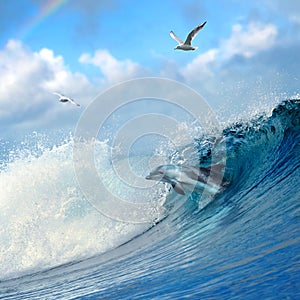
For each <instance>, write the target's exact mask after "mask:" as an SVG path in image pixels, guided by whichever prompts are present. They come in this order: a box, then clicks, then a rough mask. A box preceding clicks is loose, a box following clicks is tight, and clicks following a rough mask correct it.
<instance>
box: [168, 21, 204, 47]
mask: <svg viewBox="0 0 300 300" xmlns="http://www.w3.org/2000/svg"><path fill="white" fill-rule="evenodd" d="M205 24H206V21H205V22H204V23H202V24H201V25H199V26H197V27H196V28H194V29H193V30H192V31H191V32H190V33H189V34H188V36H187V38H186V40H185V42H183V41H182V40H181V39H180V38H179V37H178V36H176V35H175V33H174V32H173V31H171V32H170V36H171V38H172V39H174V40H175V41H176V42H177V43H178V44H179V45H177V46H176V47H175V48H174V50H176V49H179V50H185V51H188V50H196V49H198V47H193V46H192V40H193V39H194V37H195V36H196V35H197V33H198V32H199V31H200V30H201V29H202V28H203V27H204V25H205Z"/></svg>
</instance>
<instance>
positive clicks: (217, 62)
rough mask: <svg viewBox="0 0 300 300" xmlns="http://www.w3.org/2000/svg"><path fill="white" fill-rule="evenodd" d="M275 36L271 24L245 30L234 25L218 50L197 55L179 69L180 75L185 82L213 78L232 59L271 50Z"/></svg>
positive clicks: (252, 25) (258, 25)
mask: <svg viewBox="0 0 300 300" xmlns="http://www.w3.org/2000/svg"><path fill="white" fill-rule="evenodd" d="M276 36H277V29H276V27H275V26H274V25H273V24H259V23H250V24H249V25H248V26H247V27H246V29H244V28H243V26H242V25H240V24H236V25H234V26H233V28H232V32H231V35H230V37H229V38H228V39H226V40H223V41H221V42H220V44H219V47H218V48H213V49H210V50H208V51H207V52H205V53H203V54H200V55H198V56H197V57H196V58H195V59H194V60H192V61H191V62H190V63H188V64H187V65H186V66H185V67H184V68H182V69H181V73H182V74H183V76H184V78H186V80H187V82H193V81H195V78H196V79H197V81H199V80H204V79H207V77H214V76H215V74H216V73H217V72H219V71H220V69H222V68H223V67H224V66H225V65H226V64H227V63H228V62H229V61H230V60H231V59H233V58H234V57H236V56H240V57H241V58H243V57H244V58H251V57H253V56H255V55H257V54H258V53H260V52H262V51H265V50H266V49H268V48H271V47H272V46H273V45H274V43H275V40H276Z"/></svg>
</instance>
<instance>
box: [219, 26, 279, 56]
mask: <svg viewBox="0 0 300 300" xmlns="http://www.w3.org/2000/svg"><path fill="white" fill-rule="evenodd" d="M276 36H277V29H276V27H275V25H273V24H260V23H257V22H255V23H250V24H249V25H248V26H247V29H246V30H243V26H242V25H240V24H236V25H234V26H233V28H232V33H231V36H230V38H229V39H227V40H225V41H223V43H222V44H221V48H222V56H223V58H225V59H228V58H230V57H232V56H234V55H241V56H244V57H247V58H250V57H252V56H254V55H255V54H256V53H258V52H260V51H262V50H265V49H268V48H271V47H272V46H273V45H274V43H275V39H276Z"/></svg>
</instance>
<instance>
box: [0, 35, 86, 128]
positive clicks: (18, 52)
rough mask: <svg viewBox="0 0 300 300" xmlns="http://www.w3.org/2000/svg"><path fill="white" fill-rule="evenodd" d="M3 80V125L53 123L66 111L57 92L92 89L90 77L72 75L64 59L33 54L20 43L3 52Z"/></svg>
mask: <svg viewBox="0 0 300 300" xmlns="http://www.w3.org/2000/svg"><path fill="white" fill-rule="evenodd" d="M0 81H1V85H0V123H1V124H2V126H8V125H17V124H19V125H22V126H25V125H26V126H30V125H33V124H34V126H38V125H41V124H45V123H47V122H53V120H54V119H55V118H56V117H57V116H56V115H57V114H59V113H60V110H61V109H62V107H61V106H59V105H57V104H60V103H58V102H57V98H55V96H54V95H53V94H52V92H53V91H55V90H59V91H62V92H65V93H70V94H71V95H74V96H76V95H80V93H81V95H83V92H86V91H87V90H89V88H90V84H89V82H88V80H87V79H86V77H85V76H84V75H82V74H79V73H72V72H71V71H70V70H69V69H68V67H67V66H66V64H65V62H64V60H63V58H62V57H61V56H55V55H54V53H53V51H51V50H49V49H41V50H40V51H39V52H32V51H31V50H30V49H28V48H26V47H25V46H24V45H23V44H22V43H21V42H20V41H17V40H10V41H8V43H7V44H6V45H5V47H4V48H3V49H2V50H1V51H0ZM64 111H65V112H66V110H64Z"/></svg>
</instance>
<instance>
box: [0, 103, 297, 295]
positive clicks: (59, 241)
mask: <svg viewBox="0 0 300 300" xmlns="http://www.w3.org/2000/svg"><path fill="white" fill-rule="evenodd" d="M0 146H1V151H0V170H1V171H0V190H1V193H0V225H1V226H0V262H1V263H0V298H1V299H22V300H23V299H185V298H191V299H300V186H299V184H300V101H297V100H286V101H282V102H281V103H279V104H277V105H276V106H274V107H273V108H272V109H271V110H270V111H269V112H268V113H267V112H266V113H261V114H260V115H257V116H255V117H253V118H251V119H250V120H239V121H236V122H234V123H233V124H230V125H228V124H227V125H224V128H223V131H222V138H221V139H220V138H218V139H216V138H215V137H214V136H213V135H212V134H207V135H205V134H203V135H201V136H199V137H198V138H197V139H195V143H194V144H193V145H192V146H191V145H186V146H183V148H182V149H181V151H179V152H176V153H174V152H173V150H172V151H168V150H169V149H168V148H167V147H161V149H159V151H160V152H163V151H165V155H166V157H168V159H169V161H170V163H182V162H184V163H186V164H189V165H191V164H192V165H194V166H195V165H199V164H201V165H207V164H209V163H210V162H211V159H212V156H214V159H216V158H218V157H220V160H222V159H223V163H225V164H226V171H225V174H224V177H225V178H226V181H227V182H228V183H229V184H228V186H227V187H226V189H224V190H223V191H222V192H221V193H219V194H218V195H216V197H215V198H214V199H211V200H210V201H207V199H205V196H203V195H201V194H199V193H195V192H193V193H191V194H188V195H185V196H182V195H179V194H177V193H176V192H174V191H173V190H172V189H170V188H169V187H168V186H167V185H166V186H164V185H163V184H162V183H159V184H156V185H153V186H152V187H151V188H150V189H149V192H147V191H146V192H145V191H144V192H143V193H142V194H137V195H133V193H132V192H131V190H130V189H127V188H126V187H124V188H123V187H122V185H121V184H119V183H118V182H117V179H116V178H115V177H114V173H113V172H111V170H110V168H109V166H110V164H109V160H108V159H107V155H106V154H108V152H109V151H108V148H109V145H108V144H107V143H106V142H102V141H98V142H97V144H96V148H97V151H96V152H97V153H98V154H100V155H99V156H98V159H96V160H97V161H96V163H97V164H98V165H99V168H100V169H101V168H102V169H103V170H105V172H106V173H105V174H104V175H105V176H104V177H105V180H106V184H107V186H109V187H110V189H111V191H113V192H116V193H117V194H119V196H121V197H123V198H126V199H129V200H130V199H131V198H134V199H133V201H136V199H139V200H140V199H141V198H143V197H144V198H145V199H146V201H150V202H151V206H149V207H150V208H151V209H150V208H149V211H148V212H146V213H147V215H148V216H149V218H150V219H151V222H141V223H136V222H120V221H118V220H114V219H113V218H110V217H107V216H104V215H102V214H101V213H100V212H99V211H98V210H97V209H95V207H94V206H93V205H92V204H90V203H89V201H87V200H86V199H85V197H84V195H83V194H82V193H81V190H80V188H79V187H78V184H77V181H76V176H75V174H74V166H73V156H72V153H73V152H72V151H73V141H72V139H71V138H70V139H66V141H65V142H62V143H60V144H55V145H53V144H52V145H51V142H50V143H49V141H47V142H44V141H43V139H42V138H39V137H38V136H33V137H31V138H29V139H27V140H26V141H23V142H22V143H19V144H17V145H14V144H12V143H11V142H7V141H0ZM140 154H141V151H140V153H139V155H140ZM224 158H226V161H224ZM133 161H136V162H138V163H139V164H142V165H143V163H144V162H143V160H142V162H141V160H140V159H139V158H138V157H137V158H136V159H135V158H134V157H133ZM120 167H122V163H120ZM137 169H139V170H142V169H143V168H140V167H138V168H137ZM145 172H146V171H145ZM142 175H143V176H144V175H146V173H145V174H143V172H142ZM113 209H114V211H116V212H117V213H118V209H119V208H118V207H114V208H113ZM120 213H121V212H120ZM143 214H145V211H144V212H143Z"/></svg>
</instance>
